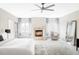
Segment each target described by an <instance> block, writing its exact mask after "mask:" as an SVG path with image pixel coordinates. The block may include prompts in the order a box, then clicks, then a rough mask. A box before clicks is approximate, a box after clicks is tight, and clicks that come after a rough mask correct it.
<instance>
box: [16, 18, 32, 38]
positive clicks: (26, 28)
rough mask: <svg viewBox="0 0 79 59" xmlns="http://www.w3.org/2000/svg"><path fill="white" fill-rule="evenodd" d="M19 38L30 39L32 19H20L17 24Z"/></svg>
mask: <svg viewBox="0 0 79 59" xmlns="http://www.w3.org/2000/svg"><path fill="white" fill-rule="evenodd" d="M17 35H18V37H30V36H31V19H30V18H19V19H18V24H17Z"/></svg>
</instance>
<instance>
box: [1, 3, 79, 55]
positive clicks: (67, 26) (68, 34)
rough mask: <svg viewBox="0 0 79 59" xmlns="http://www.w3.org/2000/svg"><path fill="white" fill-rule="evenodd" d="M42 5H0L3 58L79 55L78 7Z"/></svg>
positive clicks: (63, 4) (70, 5)
mask: <svg viewBox="0 0 79 59" xmlns="http://www.w3.org/2000/svg"><path fill="white" fill-rule="evenodd" d="M43 4H44V7H43V8H42V10H41V9H39V7H38V6H42V3H38V4H36V3H13V4H12V3H11V4H10V3H9V4H7V3H4V4H0V34H1V39H0V41H1V42H0V55H76V54H79V53H78V49H77V47H76V43H77V41H76V40H77V39H78V37H79V33H78V32H79V31H78V29H79V28H78V22H79V21H78V19H79V18H78V15H79V4H77V3H76V4H75V3H74V4H73V3H72V4H69V3H55V4H53V3H43ZM50 5H52V6H51V7H50V8H49V10H48V9H47V10H45V9H46V8H45V7H47V8H48V6H50ZM50 10H53V11H50ZM76 21H77V23H76ZM76 24H77V26H76ZM71 28H72V29H71ZM75 30H76V31H75ZM75 34H77V35H76V36H75ZM2 38H3V39H2Z"/></svg>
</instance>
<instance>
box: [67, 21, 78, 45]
mask: <svg viewBox="0 0 79 59" xmlns="http://www.w3.org/2000/svg"><path fill="white" fill-rule="evenodd" d="M76 33H77V21H76V20H73V21H71V22H68V23H67V28H66V41H67V42H70V43H71V44H72V45H76V36H77V35H76Z"/></svg>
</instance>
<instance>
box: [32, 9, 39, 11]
mask: <svg viewBox="0 0 79 59" xmlns="http://www.w3.org/2000/svg"><path fill="white" fill-rule="evenodd" d="M37 10H40V9H35V10H32V11H37Z"/></svg>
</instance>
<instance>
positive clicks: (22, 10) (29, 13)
mask: <svg viewBox="0 0 79 59" xmlns="http://www.w3.org/2000/svg"><path fill="white" fill-rule="evenodd" d="M34 4H36V3H4V4H0V8H2V9H4V10H6V11H8V12H9V13H11V14H13V15H14V16H16V17H22V18H27V17H54V18H55V17H62V16H64V15H67V14H69V13H72V12H75V11H77V10H79V4H77V3H76V4H73V3H72V4H71V3H70V4H69V3H56V4H55V6H54V7H51V8H50V9H54V10H55V11H44V13H41V11H40V10H39V11H33V10H36V9H38V7H37V6H35V5H34ZM51 4H52V3H47V4H45V6H48V5H51ZM38 5H40V3H38Z"/></svg>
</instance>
